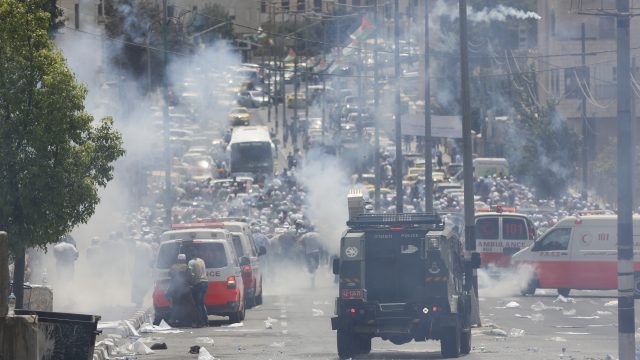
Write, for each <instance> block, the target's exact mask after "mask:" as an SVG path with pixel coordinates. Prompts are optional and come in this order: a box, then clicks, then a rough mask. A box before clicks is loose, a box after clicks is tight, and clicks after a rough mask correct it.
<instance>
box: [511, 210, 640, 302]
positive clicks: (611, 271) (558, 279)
mask: <svg viewBox="0 0 640 360" xmlns="http://www.w3.org/2000/svg"><path fill="white" fill-rule="evenodd" d="M617 233H618V231H617V216H616V215H585V216H569V217H566V218H564V219H562V220H560V221H559V222H558V223H557V224H556V225H555V226H553V227H552V228H551V229H549V230H547V231H546V232H545V233H544V234H543V235H542V236H541V237H540V238H539V239H538V240H537V241H536V242H535V243H534V244H533V245H531V246H529V247H527V248H526V249H523V250H522V251H520V252H518V253H517V254H515V255H513V258H512V261H513V264H514V265H515V266H519V265H525V264H528V265H531V266H533V269H534V276H533V278H532V279H531V280H530V281H529V283H528V284H526V287H525V288H524V289H523V290H522V294H523V295H533V294H534V293H535V291H536V288H538V289H558V293H559V294H560V295H563V296H567V295H569V292H570V291H571V289H580V290H613V289H617V284H618V281H617V239H618V237H617ZM633 233H634V253H636V255H637V253H638V251H639V250H640V238H638V236H640V216H634V217H633ZM639 270H640V263H638V262H634V271H636V272H637V271H639ZM523 285H524V284H523Z"/></svg>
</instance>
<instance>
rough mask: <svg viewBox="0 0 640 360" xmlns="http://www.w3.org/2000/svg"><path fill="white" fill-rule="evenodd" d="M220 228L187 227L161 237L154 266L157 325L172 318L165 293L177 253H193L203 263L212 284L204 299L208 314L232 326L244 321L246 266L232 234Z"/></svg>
mask: <svg viewBox="0 0 640 360" xmlns="http://www.w3.org/2000/svg"><path fill="white" fill-rule="evenodd" d="M218 226H219V227H222V224H221V223H200V224H184V225H183V226H181V227H180V228H179V229H176V230H170V231H167V232H165V233H164V234H162V240H163V241H162V243H161V244H160V248H159V250H158V257H157V259H156V263H155V265H154V278H155V286H154V290H153V307H154V310H155V317H154V324H159V323H160V321H161V320H162V319H166V320H168V321H170V319H171V303H170V302H169V300H168V299H167V297H166V291H167V289H168V288H169V282H170V279H169V270H170V269H171V267H172V266H173V265H174V264H175V263H176V262H177V259H178V254H186V255H187V258H188V257H189V255H191V254H192V255H196V256H198V257H199V258H201V259H202V260H204V262H205V266H206V271H207V279H208V282H209V287H208V289H207V293H206V294H205V299H204V302H205V306H206V307H207V312H208V314H209V315H218V316H228V317H229V322H231V323H239V322H241V321H242V320H244V316H245V301H244V300H245V298H244V284H243V281H242V273H241V266H242V265H243V264H242V263H241V262H240V259H239V258H238V256H237V254H236V252H235V249H234V248H233V245H232V240H231V234H230V233H229V231H227V230H225V229H222V228H215V227H218ZM173 228H174V229H175V228H176V226H174V227H173ZM187 260H188V259H187Z"/></svg>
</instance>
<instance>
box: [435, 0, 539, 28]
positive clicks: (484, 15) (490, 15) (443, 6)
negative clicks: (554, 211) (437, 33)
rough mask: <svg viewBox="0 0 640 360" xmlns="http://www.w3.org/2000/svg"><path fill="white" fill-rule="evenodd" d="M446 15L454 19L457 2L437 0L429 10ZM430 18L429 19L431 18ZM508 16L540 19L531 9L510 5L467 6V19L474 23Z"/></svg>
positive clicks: (522, 18)
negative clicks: (479, 7)
mask: <svg viewBox="0 0 640 360" xmlns="http://www.w3.org/2000/svg"><path fill="white" fill-rule="evenodd" d="M440 16H446V17H448V18H449V19H450V20H455V19H457V18H458V16H459V8H458V3H457V2H451V1H445V0H438V1H437V2H436V3H435V5H434V6H433V8H432V10H431V18H432V17H440ZM431 18H430V19H431ZM510 18H514V19H518V20H528V19H533V20H541V19H542V17H541V16H540V15H538V14H537V13H536V12H533V11H524V10H520V9H516V8H513V7H511V6H505V5H502V4H500V5H498V6H496V7H494V8H486V7H485V8H482V9H481V10H477V9H474V8H473V7H471V6H469V7H468V8H467V19H468V20H469V21H471V22H474V23H480V22H491V21H507V20H508V19H510ZM430 29H431V27H430Z"/></svg>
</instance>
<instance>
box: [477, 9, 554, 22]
mask: <svg viewBox="0 0 640 360" xmlns="http://www.w3.org/2000/svg"><path fill="white" fill-rule="evenodd" d="M468 17H469V20H470V21H472V22H491V21H507V19H509V18H515V19H518V20H528V19H534V20H540V19H542V17H541V16H540V15H538V14H537V13H535V12H533V11H524V10H520V9H516V8H512V7H510V6H504V5H498V6H497V7H495V8H493V9H488V8H483V9H482V10H479V11H478V10H475V9H473V8H471V9H470V12H469V14H468Z"/></svg>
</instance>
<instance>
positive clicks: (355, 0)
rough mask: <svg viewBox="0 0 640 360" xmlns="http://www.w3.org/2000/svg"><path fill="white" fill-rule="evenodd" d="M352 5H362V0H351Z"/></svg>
mask: <svg viewBox="0 0 640 360" xmlns="http://www.w3.org/2000/svg"><path fill="white" fill-rule="evenodd" d="M351 5H352V6H360V0H351Z"/></svg>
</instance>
